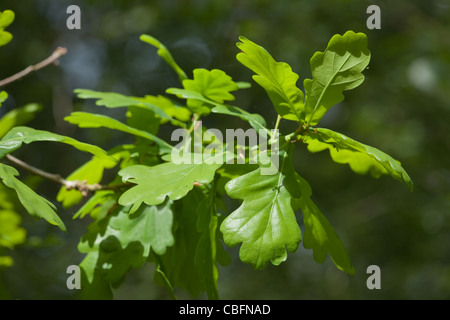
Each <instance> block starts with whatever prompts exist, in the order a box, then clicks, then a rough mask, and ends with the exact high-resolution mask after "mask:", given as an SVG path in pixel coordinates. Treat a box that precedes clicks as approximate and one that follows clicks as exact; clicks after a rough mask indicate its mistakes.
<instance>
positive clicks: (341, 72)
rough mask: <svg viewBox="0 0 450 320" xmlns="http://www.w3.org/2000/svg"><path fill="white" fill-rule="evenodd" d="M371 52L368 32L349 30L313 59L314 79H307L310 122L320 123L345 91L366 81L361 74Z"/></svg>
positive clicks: (332, 40)
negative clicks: (368, 45) (366, 33)
mask: <svg viewBox="0 0 450 320" xmlns="http://www.w3.org/2000/svg"><path fill="white" fill-rule="evenodd" d="M369 61H370V51H369V49H368V48H367V36H366V35H365V34H364V33H355V32H353V31H347V32H346V33H345V34H344V35H343V36H341V35H338V34H337V35H335V36H333V37H332V38H331V40H330V42H329V43H328V46H327V49H326V50H325V51H324V52H316V53H315V54H314V55H313V57H312V58H311V71H312V76H313V78H312V79H306V80H305V81H304V86H305V93H306V99H305V111H306V122H307V123H308V124H309V125H310V126H314V125H316V124H317V123H318V122H319V121H320V119H322V117H323V115H324V114H325V113H326V112H327V111H328V110H329V109H330V108H331V107H333V106H334V105H336V104H337V103H339V102H341V101H342V100H344V95H343V91H345V90H350V89H354V88H356V87H358V86H359V85H360V84H361V83H362V82H363V81H364V75H363V74H362V73H361V72H362V71H363V70H364V69H365V68H366V67H367V65H368V64H369Z"/></svg>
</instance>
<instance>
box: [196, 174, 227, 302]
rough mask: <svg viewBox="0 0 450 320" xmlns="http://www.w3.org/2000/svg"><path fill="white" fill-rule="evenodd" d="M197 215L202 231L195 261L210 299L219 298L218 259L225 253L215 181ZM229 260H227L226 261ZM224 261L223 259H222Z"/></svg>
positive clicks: (199, 227) (198, 226)
mask: <svg viewBox="0 0 450 320" xmlns="http://www.w3.org/2000/svg"><path fill="white" fill-rule="evenodd" d="M196 215H197V217H198V219H197V223H196V226H197V231H198V232H199V233H200V238H199V240H198V244H197V249H196V253H195V258H194V263H195V266H196V268H197V270H198V273H199V275H200V278H201V281H202V282H203V285H204V287H205V288H206V292H207V294H208V298H209V299H219V293H218V287H217V281H218V279H219V271H218V269H217V262H218V261H217V260H218V259H219V260H220V256H222V257H223V256H224V255H225V257H226V258H225V259H227V258H229V256H228V255H227V254H226V252H225V251H224V250H223V246H222V243H221V242H220V240H219V232H218V225H219V215H218V214H217V208H216V190H215V183H214V182H213V186H212V188H211V191H210V195H209V197H206V198H204V199H203V200H202V201H201V202H200V203H199V205H198V207H197V211H196ZM226 262H228V261H225V263H226ZM222 263H223V261H222Z"/></svg>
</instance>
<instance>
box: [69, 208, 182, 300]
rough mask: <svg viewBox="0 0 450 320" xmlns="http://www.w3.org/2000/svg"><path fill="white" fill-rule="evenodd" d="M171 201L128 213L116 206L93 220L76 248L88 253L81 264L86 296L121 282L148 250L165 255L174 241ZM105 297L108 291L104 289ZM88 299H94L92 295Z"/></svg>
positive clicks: (142, 259) (144, 257)
mask: <svg viewBox="0 0 450 320" xmlns="http://www.w3.org/2000/svg"><path fill="white" fill-rule="evenodd" d="M171 206H172V202H170V201H168V202H166V203H164V204H162V205H160V206H151V207H150V206H145V207H142V208H140V209H139V211H138V212H136V214H134V215H132V216H130V215H129V214H128V209H129V208H123V207H119V208H117V209H116V210H115V211H114V212H113V213H112V214H111V215H110V216H108V217H106V218H104V219H102V220H99V221H96V222H94V223H93V224H92V225H91V226H90V227H89V232H88V233H87V234H86V235H84V236H83V238H82V239H81V241H80V243H79V245H78V250H79V251H80V252H81V253H85V254H87V255H86V257H85V259H84V260H83V261H82V262H81V264H80V267H81V268H82V270H83V272H84V274H85V277H86V278H85V281H86V283H85V284H84V285H85V286H84V287H83V291H86V292H85V294H87V295H89V294H92V293H94V294H95V293H96V292H98V291H103V290H104V289H105V288H109V283H111V284H112V285H117V284H120V282H121V281H122V280H123V278H124V277H125V275H126V273H127V272H128V271H129V270H130V269H131V268H135V269H136V268H139V267H141V266H142V265H143V264H144V263H145V261H146V259H147V257H148V256H149V255H150V252H151V251H150V250H152V251H154V252H156V253H157V254H164V253H165V252H166V249H167V247H170V246H172V245H173V244H174V238H173V235H172V224H173V213H172V209H171ZM103 292H104V293H106V295H107V296H108V295H109V294H108V290H104V291H103ZM90 298H96V297H95V296H92V297H90Z"/></svg>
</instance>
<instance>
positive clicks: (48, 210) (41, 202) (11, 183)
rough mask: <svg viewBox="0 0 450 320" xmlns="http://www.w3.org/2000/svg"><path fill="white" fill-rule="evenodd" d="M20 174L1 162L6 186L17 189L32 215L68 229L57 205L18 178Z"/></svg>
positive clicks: (21, 200) (0, 167) (2, 175)
mask: <svg viewBox="0 0 450 320" xmlns="http://www.w3.org/2000/svg"><path fill="white" fill-rule="evenodd" d="M18 175H19V172H17V170H16V169H14V168H13V167H10V166H7V165H4V164H1V163H0V179H2V181H3V183H4V184H5V186H7V187H8V188H11V189H14V190H15V191H16V193H17V196H18V197H19V200H20V202H21V203H22V205H23V206H24V207H25V209H26V210H27V211H28V213H29V214H30V215H32V216H35V217H38V218H43V219H45V220H47V221H48V222H49V223H50V224H53V225H56V226H58V227H59V228H60V229H61V230H62V231H66V226H65V225H64V223H63V222H62V220H61V218H60V217H59V216H58V215H57V214H56V212H55V210H56V207H55V206H54V205H53V204H52V203H51V202H49V201H47V200H46V199H44V198H42V197H41V196H39V195H37V194H36V193H35V192H34V191H33V190H31V189H30V188H29V187H28V186H27V185H25V184H24V183H22V182H21V181H20V180H18V179H17V178H16V176H18Z"/></svg>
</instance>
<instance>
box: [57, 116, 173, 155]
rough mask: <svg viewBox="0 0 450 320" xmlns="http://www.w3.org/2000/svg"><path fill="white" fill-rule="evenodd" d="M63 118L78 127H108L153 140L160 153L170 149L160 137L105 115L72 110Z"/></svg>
mask: <svg viewBox="0 0 450 320" xmlns="http://www.w3.org/2000/svg"><path fill="white" fill-rule="evenodd" d="M64 120H65V121H67V122H69V123H71V124H75V125H78V126H79V127H80V128H102V127H103V128H109V129H113V130H119V131H122V132H126V133H129V134H132V135H135V136H138V137H142V138H145V139H148V140H151V141H154V142H155V143H156V144H157V145H158V146H159V148H160V151H161V153H169V152H170V151H171V150H172V146H171V145H170V144H168V143H167V142H165V141H164V140H162V139H161V138H158V137H157V136H155V135H153V134H151V133H149V132H147V131H143V130H139V129H135V128H133V127H130V126H127V125H126V124H124V123H122V122H120V121H119V120H116V119H113V118H110V117H108V116H105V115H101V114H93V113H87V112H73V113H71V115H70V116H67V117H65V118H64Z"/></svg>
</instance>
